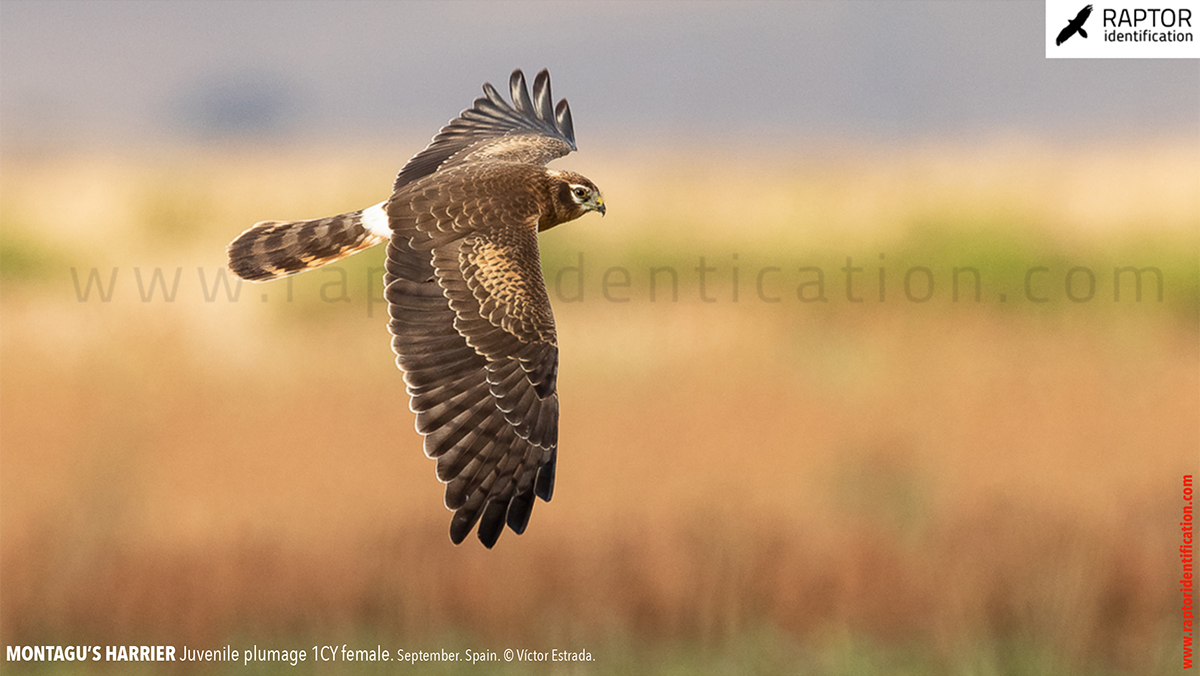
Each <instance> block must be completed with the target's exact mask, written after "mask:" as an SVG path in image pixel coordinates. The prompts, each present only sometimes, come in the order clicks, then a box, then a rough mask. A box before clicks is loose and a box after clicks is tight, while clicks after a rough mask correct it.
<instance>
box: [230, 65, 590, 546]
mask: <svg viewBox="0 0 1200 676" xmlns="http://www.w3.org/2000/svg"><path fill="white" fill-rule="evenodd" d="M509 91H510V92H511V97H512V104H509V103H508V102H506V101H505V100H504V98H503V97H502V96H501V95H500V94H499V93H498V92H497V91H496V89H495V88H494V87H493V86H492V85H491V84H484V85H483V93H484V96H482V97H480V98H477V99H475V103H474V105H473V106H472V107H470V108H468V109H467V110H464V111H463V112H462V113H461V114H460V115H459V116H458V117H457V118H455V119H453V120H451V121H450V123H449V124H447V125H446V126H444V127H442V129H441V131H439V132H438V133H437V135H436V136H434V137H433V141H432V143H430V144H429V146H428V147H427V148H425V149H424V150H422V151H421V152H419V153H417V154H416V155H414V156H413V158H412V159H410V160H409V161H408V163H407V164H405V165H404V167H403V168H402V169H401V170H400V173H399V175H398V176H396V180H395V183H394V184H393V186H392V196H391V197H390V198H389V199H387V200H385V201H383V202H380V203H379V204H376V205H375V206H372V207H367V208H366V209H362V210H361V211H352V212H350V213H346V214H341V215H338V216H330V217H327V218H320V219H316V220H311V221H263V222H261V223H256V224H255V225H254V226H253V227H252V228H250V229H249V230H247V231H245V232H243V233H242V234H241V235H240V236H239V237H238V238H237V239H235V240H234V241H233V242H232V243H231V244H230V245H229V249H228V253H229V267H230V269H231V270H233V272H234V273H236V274H237V275H238V276H239V277H241V278H243V279H248V280H253V281H265V280H270V279H276V278H279V277H283V276H286V275H290V274H294V273H297V272H302V271H304V270H310V269H312V268H315V267H317V266H320V265H324V264H326V263H330V262H332V261H336V260H338V259H340V258H343V257H345V256H348V255H350V254H352V253H356V252H358V251H362V250H363V249H367V248H369V247H372V246H375V245H376V244H382V243H384V242H386V243H387V265H386V274H385V275H384V297H385V299H386V300H387V303H388V314H389V316H390V322H389V324H388V329H389V330H390V332H391V334H392V349H393V350H394V351H395V353H396V363H397V365H399V367H400V369H401V370H402V371H403V372H404V380H405V383H406V385H407V389H408V394H409V396H410V398H411V403H410V407H411V408H412V410H413V412H415V413H416V427H417V431H418V432H420V433H421V434H422V435H423V436H424V444H425V454H426V455H427V456H429V457H431V458H436V459H437V477H438V479H440V480H441V481H442V482H444V483H445V484H446V496H445V500H446V507H447V508H449V509H451V510H453V511H454V516H453V517H452V518H451V521H450V539H451V540H452V541H453V542H454V543H455V544H458V543H460V542H462V541H463V539H464V538H465V537H466V536H467V535H468V534H469V533H470V532H471V531H472V530H473V529H474V528H475V525H476V524H478V525H479V528H478V535H479V539H480V540H481V541H482V542H483V544H484V545H485V546H487V547H489V548H490V547H492V545H494V544H495V543H496V539H497V538H499V537H500V533H501V532H502V531H503V530H504V526H505V524H507V525H508V527H509V528H510V529H512V530H513V531H515V532H516V533H518V534H519V533H522V532H524V531H525V527H526V525H528V523H529V515H530V512H531V511H532V510H533V504H534V498H535V497H538V498H541V499H542V500H546V501H548V500H550V497H551V495H552V493H553V491H554V472H555V463H556V461H557V455H558V393H557V391H556V382H557V376H558V342H557V338H556V335H555V330H554V316H553V314H552V313H551V309H550V298H549V296H548V295H547V293H546V287H545V284H544V282H543V281H542V272H541V262H540V259H539V256H538V233H539V232H541V231H543V230H547V229H549V228H552V227H554V226H556V225H559V224H561V223H565V222H567V221H570V220H573V219H576V218H579V217H580V216H582V215H584V214H585V213H587V212H589V211H598V212H600V214H601V215H604V211H605V207H604V198H603V197H602V196H601V194H600V190H599V189H598V188H597V187H596V185H595V184H594V183H592V182H591V181H590V180H588V179H587V178H584V177H583V176H581V175H579V174H577V173H574V172H571V171H563V170H555V169H548V168H547V167H546V164H547V163H548V162H550V161H551V160H554V159H556V158H559V157H562V156H564V155H566V154H567V153H569V152H571V151H572V150H575V149H576V148H575V130H574V127H573V126H572V122H571V109H570V108H569V107H568V106H567V101H566V99H563V100H561V101H559V102H558V105H557V106H555V105H554V103H553V98H552V97H551V95H550V74H549V73H548V72H547V71H545V70H543V71H541V72H540V73H538V75H537V77H536V78H535V79H534V82H533V96H532V98H531V97H530V95H529V89H528V88H527V87H526V85H525V76H524V75H523V74H522V73H521V71H520V70H516V71H513V74H512V76H511V77H510V78H509Z"/></svg>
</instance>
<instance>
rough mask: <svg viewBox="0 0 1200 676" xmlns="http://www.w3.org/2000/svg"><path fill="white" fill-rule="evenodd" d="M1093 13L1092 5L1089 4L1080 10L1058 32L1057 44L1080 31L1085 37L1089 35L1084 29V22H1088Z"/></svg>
mask: <svg viewBox="0 0 1200 676" xmlns="http://www.w3.org/2000/svg"><path fill="white" fill-rule="evenodd" d="M1091 15H1092V6H1091V5H1088V6H1087V7H1084V8H1083V9H1081V10H1079V13H1078V14H1076V15H1075V18H1074V19H1071V21H1070V23H1068V24H1067V27H1066V28H1064V29H1062V30H1061V31H1059V32H1058V38H1057V39H1055V40H1054V44H1055V45H1061V44H1062V43H1064V42H1066V41H1067V40H1069V39H1070V38H1071V36H1072V35H1074V34H1076V33H1079V34H1080V35H1082V36H1083V37H1085V38H1086V37H1087V31H1085V30H1083V24H1084V23H1086V22H1087V20H1088V17H1089V16H1091Z"/></svg>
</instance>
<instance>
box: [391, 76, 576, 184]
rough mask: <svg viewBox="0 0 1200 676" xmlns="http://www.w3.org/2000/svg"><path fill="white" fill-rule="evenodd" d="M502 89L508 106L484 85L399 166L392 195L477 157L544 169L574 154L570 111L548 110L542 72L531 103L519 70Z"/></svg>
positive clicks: (566, 108)
mask: <svg viewBox="0 0 1200 676" xmlns="http://www.w3.org/2000/svg"><path fill="white" fill-rule="evenodd" d="M508 85H509V90H510V92H511V95H512V100H513V105H510V104H509V103H508V102H507V101H505V100H504V97H502V96H500V93H499V92H497V91H496V88H495V87H493V86H492V85H491V84H490V83H486V84H484V85H483V93H484V96H481V97H479V98H477V99H475V105H473V106H471V107H470V108H468V109H466V110H464V111H463V112H462V113H461V114H459V116H458V117H456V118H454V119H453V120H451V121H450V123H449V124H447V125H446V126H445V127H442V129H441V131H439V132H438V133H437V136H434V137H433V141H432V142H431V143H430V144H429V146H428V147H427V148H425V149H424V150H422V151H421V152H419V153H417V154H416V155H414V156H413V157H412V159H410V160H409V161H408V162H407V163H406V164H405V165H404V167H403V168H402V169H401V170H400V173H399V175H397V176H396V182H395V183H394V184H393V186H392V190H393V191H396V190H399V189H400V188H401V187H403V186H405V185H407V184H409V183H412V182H413V181H416V180H418V179H420V178H422V177H424V176H428V175H430V174H432V173H433V172H435V171H438V170H439V169H443V168H447V167H450V166H454V165H456V164H461V163H463V162H467V161H471V160H472V159H478V158H481V157H493V158H497V159H505V160H510V161H514V162H523V163H527V164H536V165H544V164H546V163H547V162H549V161H550V160H553V159H555V158H558V157H562V156H563V155H566V154H567V153H569V152H571V151H572V150H575V129H574V126H573V125H572V123H571V108H570V106H568V105H567V100H566V99H562V100H561V101H559V102H558V107H557V108H556V107H555V106H554V99H553V98H552V97H551V95H550V73H549V72H548V71H546V70H545V69H543V70H542V71H541V72H539V73H538V74H537V77H536V78H534V81H533V98H530V96H529V89H528V88H527V87H526V86H525V75H524V73H522V72H521V71H520V70H514V71H513V73H512V76H511V77H510V78H509V81H508ZM514 106H515V107H514Z"/></svg>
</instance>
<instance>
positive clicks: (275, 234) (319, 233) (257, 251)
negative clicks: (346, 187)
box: [228, 204, 389, 282]
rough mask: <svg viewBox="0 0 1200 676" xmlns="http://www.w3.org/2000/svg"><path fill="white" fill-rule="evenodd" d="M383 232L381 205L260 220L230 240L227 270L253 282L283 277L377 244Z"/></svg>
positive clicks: (385, 239) (384, 233)
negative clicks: (298, 218)
mask: <svg viewBox="0 0 1200 676" xmlns="http://www.w3.org/2000/svg"><path fill="white" fill-rule="evenodd" d="M388 232H389V230H388V227H387V215H386V214H385V213H384V211H383V205H382V204H377V205H375V206H373V207H370V208H368V209H363V210H361V211H352V212H350V213H348V214H339V215H337V216H329V217H327V218H318V219H316V220H312V221H262V222H261V223H255V224H254V226H253V227H252V228H250V229H249V230H247V231H245V232H243V233H242V234H241V235H238V238H237V239H235V240H233V242H231V243H230V244H229V248H228V253H229V269H230V270H232V271H233V273H234V274H236V275H237V276H238V277H241V278H242V279H248V280H250V281H255V282H261V281H266V280H269V279H276V278H279V277H286V276H287V275H294V274H296V273H297V272H304V271H305V270H311V269H312V268H315V267H319V266H321V265H325V264H326V263H332V262H333V261H336V260H338V259H341V258H345V257H346V256H349V255H350V254H353V253H357V252H359V251H362V250H363V249H367V248H370V247H372V246H375V245H376V244H381V243H383V242H385V241H387V234H386V233H388Z"/></svg>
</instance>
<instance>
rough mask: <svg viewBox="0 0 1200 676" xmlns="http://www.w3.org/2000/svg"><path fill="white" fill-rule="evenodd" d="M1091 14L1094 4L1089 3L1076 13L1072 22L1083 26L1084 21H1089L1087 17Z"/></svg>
mask: <svg viewBox="0 0 1200 676" xmlns="http://www.w3.org/2000/svg"><path fill="white" fill-rule="evenodd" d="M1091 15H1092V6H1091V5H1087V6H1086V7H1084V8H1083V9H1081V10H1079V13H1078V14H1076V15H1075V20H1074V21H1072V22H1071V23H1073V24H1075V25H1076V26H1082V25H1083V22H1085V21H1087V18H1088V17H1089V16H1091Z"/></svg>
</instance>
